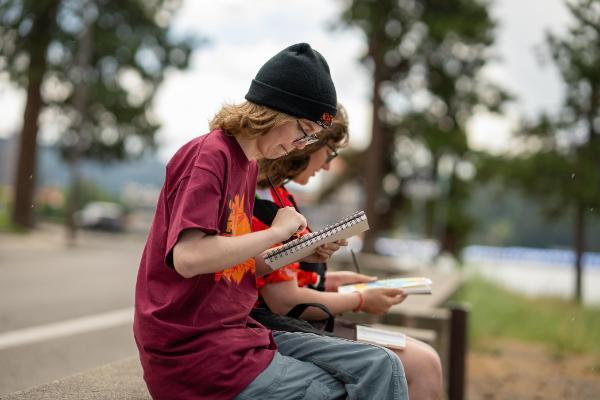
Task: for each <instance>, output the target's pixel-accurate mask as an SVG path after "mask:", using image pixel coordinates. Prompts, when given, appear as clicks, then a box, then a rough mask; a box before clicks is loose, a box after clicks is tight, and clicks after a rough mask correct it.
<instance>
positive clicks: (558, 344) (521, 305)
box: [454, 278, 600, 356]
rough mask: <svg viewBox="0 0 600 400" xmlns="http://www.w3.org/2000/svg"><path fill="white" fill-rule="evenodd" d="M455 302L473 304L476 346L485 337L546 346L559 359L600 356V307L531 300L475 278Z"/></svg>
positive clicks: (471, 329) (472, 327)
mask: <svg viewBox="0 0 600 400" xmlns="http://www.w3.org/2000/svg"><path fill="white" fill-rule="evenodd" d="M454 300H458V301H462V302H467V303H470V304H471V313H470V317H469V318H470V326H469V335H470V340H471V341H472V344H473V345H475V346H477V345H478V343H480V342H481V340H482V339H484V338H486V337H509V338H516V339H521V340H526V341H535V342H542V343H546V344H548V345H550V346H551V349H552V350H553V351H554V352H555V354H556V355H557V356H560V355H561V354H564V353H590V354H596V355H598V356H600V308H592V307H583V306H580V305H577V304H574V303H573V302H569V301H566V300H562V299H557V298H549V297H544V298H529V297H526V296H524V295H521V294H517V293H514V292H511V291H509V290H506V289H503V288H501V287H498V286H496V285H494V284H492V283H490V282H488V281H485V280H483V279H481V278H474V279H472V280H470V281H468V282H467V284H466V285H465V286H464V287H463V288H462V289H461V290H460V291H459V292H458V293H457V295H456V296H455V298H454Z"/></svg>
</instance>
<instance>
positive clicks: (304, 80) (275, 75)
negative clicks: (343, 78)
mask: <svg viewBox="0 0 600 400" xmlns="http://www.w3.org/2000/svg"><path fill="white" fill-rule="evenodd" d="M246 100H248V101H251V102H253V103H256V104H260V105H264V106H267V107H269V108H272V109H274V110H277V111H281V112H284V113H286V114H289V115H292V116H294V117H298V118H306V119H308V120H311V121H314V122H316V123H317V124H319V125H321V126H322V127H323V128H328V127H329V126H331V122H332V120H333V117H334V116H335V114H336V104H337V97H336V93H335V87H334V86H333V81H332V80H331V75H330V74H329V66H328V65H327V61H325V58H323V56H322V55H321V54H320V53H319V52H318V51H316V50H313V49H312V48H311V47H310V45H309V44H308V43H298V44H294V45H292V46H290V47H288V48H286V49H284V50H282V51H281V52H279V53H277V54H276V55H275V56H274V57H272V58H271V59H270V60H269V61H267V62H266V63H265V64H264V65H263V66H262V67H261V69H260V70H259V71H258V73H257V74H256V78H254V79H253V80H252V83H251V84H250V89H249V90H248V93H247V94H246Z"/></svg>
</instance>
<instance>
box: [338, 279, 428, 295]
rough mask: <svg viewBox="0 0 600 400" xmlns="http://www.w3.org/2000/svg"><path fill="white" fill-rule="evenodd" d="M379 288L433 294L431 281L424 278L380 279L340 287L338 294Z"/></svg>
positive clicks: (408, 292)
mask: <svg viewBox="0 0 600 400" xmlns="http://www.w3.org/2000/svg"><path fill="white" fill-rule="evenodd" d="M378 287H383V288H394V289H402V290H403V291H404V293H406V294H431V279H429V278H423V277H407V278H391V279H380V280H377V281H373V282H366V283H355V284H352V285H344V286H340V287H339V288H338V292H339V293H350V292H356V291H363V290H365V289H368V288H378Z"/></svg>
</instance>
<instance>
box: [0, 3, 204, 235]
mask: <svg viewBox="0 0 600 400" xmlns="http://www.w3.org/2000/svg"><path fill="white" fill-rule="evenodd" d="M179 6H180V1H179V0H152V1H137V0H86V1H83V0H3V1H2V2H0V22H1V24H0V62H1V63H2V64H3V65H4V66H5V67H6V69H7V70H8V71H9V73H10V77H11V79H12V80H13V81H14V82H16V83H17V84H19V85H20V86H22V87H23V88H25V89H26V90H27V101H26V106H25V112H24V115H23V126H22V130H21V135H20V144H19V155H18V165H17V168H16V170H17V176H16V181H15V188H16V190H15V198H14V210H13V214H12V220H13V223H14V224H16V225H18V226H22V227H31V226H32V225H33V223H34V220H33V214H32V208H31V205H32V203H33V194H34V188H35V168H36V166H35V160H36V147H37V146H36V142H37V135H38V130H39V129H38V119H39V116H40V114H41V113H42V112H47V113H49V115H52V116H53V117H54V118H53V120H54V123H55V124H56V125H57V126H56V127H55V128H57V129H59V130H60V131H61V132H63V133H62V134H61V138H60V140H61V144H62V148H63V150H64V152H63V153H64V155H65V157H66V158H67V159H68V160H72V159H73V157H78V158H79V157H90V158H96V159H100V160H113V159H123V158H127V157H129V156H132V155H136V154H139V153H140V152H141V151H142V150H143V149H145V148H152V147H153V146H154V135H155V132H156V130H157V129H158V127H159V123H158V121H157V119H156V117H155V115H154V114H153V112H152V108H151V106H152V101H153V98H154V95H155V93H156V91H157V88H158V86H159V85H160V83H161V82H162V80H163V79H164V76H165V72H166V71H167V70H168V69H169V68H185V67H186V66H187V64H188V59H189V54H190V51H191V48H192V46H193V43H192V41H191V40H189V39H180V40H175V39H174V38H173V37H172V36H171V35H169V23H170V21H171V19H172V17H173V15H174V13H175V11H176V10H177V9H178V7H179ZM82 46H85V48H82Z"/></svg>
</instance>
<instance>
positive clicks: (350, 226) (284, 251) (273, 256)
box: [264, 211, 369, 270]
mask: <svg viewBox="0 0 600 400" xmlns="http://www.w3.org/2000/svg"><path fill="white" fill-rule="evenodd" d="M367 229H369V222H368V221H367V215H366V214H365V212H364V211H359V212H357V213H354V214H352V215H350V216H349V217H346V218H344V219H342V220H341V221H339V222H336V223H335V224H332V225H329V226H327V227H325V228H323V229H321V230H319V231H316V232H311V233H309V234H308V235H304V236H302V237H300V238H298V239H294V240H292V241H290V242H287V243H286V244H284V245H283V246H279V247H276V248H274V249H272V250H271V251H269V252H267V253H266V254H265V256H264V259H265V262H266V263H267V265H269V267H270V268H271V269H273V270H275V269H278V268H281V267H283V266H285V265H288V264H291V263H293V262H296V261H298V260H301V259H303V258H304V257H306V256H309V255H311V254H313V253H314V252H315V249H316V248H317V247H319V246H320V245H323V244H327V243H332V242H335V241H337V240H341V239H347V238H349V237H350V236H354V235H356V234H358V233H360V232H364V231H366V230H367Z"/></svg>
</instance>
